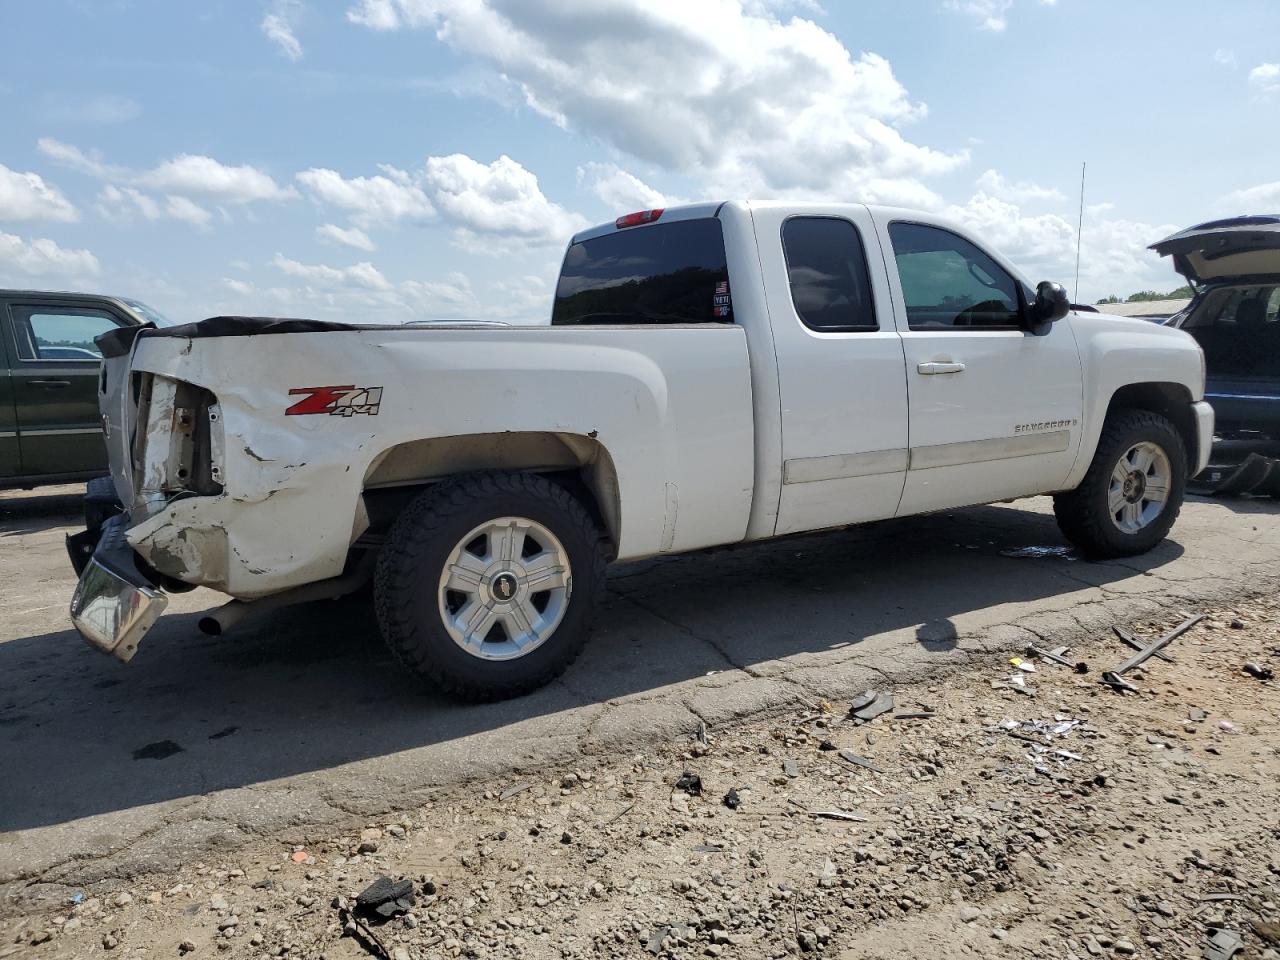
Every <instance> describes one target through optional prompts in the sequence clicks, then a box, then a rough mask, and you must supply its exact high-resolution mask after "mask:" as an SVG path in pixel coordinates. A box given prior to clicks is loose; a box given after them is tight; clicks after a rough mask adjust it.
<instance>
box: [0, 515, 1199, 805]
mask: <svg viewBox="0 0 1280 960" xmlns="http://www.w3.org/2000/svg"><path fill="white" fill-rule="evenodd" d="M1175 533H1176V531H1175ZM1062 543H1063V541H1062V540H1061V537H1060V535H1059V534H1058V531H1057V528H1056V527H1055V525H1054V523H1053V520H1052V518H1051V517H1049V516H1046V515H1044V514H1041V513H1035V512H1029V511H1021V510H1010V509H1007V508H990V507H982V508H975V509H970V510H964V511H956V512H955V513H953V514H938V515H934V516H929V517H922V518H921V517H917V518H912V519H908V520H900V521H887V522H883V523H879V524H873V525H868V526H864V527H859V528H853V529H850V530H844V531H835V532H831V533H825V534H820V535H809V536H804V537H798V538H791V539H786V540H779V541H773V542H770V543H765V544H758V545H753V546H747V547H741V548H737V549H732V550H720V551H716V552H711V553H700V554H693V555H688V556H680V557H670V558H663V559H659V560H652V561H645V562H642V563H636V564H631V565H627V566H623V567H619V568H616V569H615V570H614V571H612V574H611V578H610V596H609V600H608V602H607V603H606V604H605V607H604V609H603V610H602V611H601V615H600V618H599V620H598V624H597V629H596V632H595V635H594V637H593V638H592V641H591V643H590V644H589V645H588V648H587V652H586V653H585V654H584V656H583V657H582V659H581V660H580V661H579V662H578V663H577V664H576V665H575V666H574V667H573V668H572V669H571V670H570V671H569V672H568V674H567V675H566V677H565V678H564V681H563V682H559V683H554V684H552V685H550V686H548V687H547V688H545V689H543V690H541V691H538V692H537V693H534V694H531V695H529V696H527V697H524V698H521V699H518V700H514V701H509V702H506V703H499V704H491V705H487V706H466V705H459V704H455V703H450V702H448V701H446V700H444V699H442V698H440V697H439V696H438V695H436V694H435V693H433V692H432V691H431V690H429V689H427V688H425V687H424V686H422V685H421V684H420V683H419V682H418V681H417V680H416V679H415V678H414V677H413V676H412V675H410V674H409V673H408V672H407V671H406V670H404V669H403V668H401V667H399V666H398V665H397V664H395V663H394V662H393V661H392V659H391V657H390V656H389V654H387V653H386V652H385V651H384V649H383V647H382V645H381V642H380V640H379V638H378V633H377V628H376V624H375V623H374V620H373V617H372V614H371V612H370V611H369V610H368V609H367V607H364V606H361V605H357V604H354V603H350V602H346V603H326V604H316V605H311V606H309V607H299V608H293V609H287V610H284V611H280V612H277V613H276V614H274V615H271V616H270V617H269V618H266V619H263V620H261V621H258V622H254V623H252V624H245V625H244V629H243V630H241V631H239V632H236V633H233V634H230V635H228V636H226V637H222V638H216V639H215V638H208V637H204V636H202V635H201V634H199V632H198V631H197V629H196V624H195V621H196V618H197V615H196V614H183V615H178V616H169V617H166V618H163V619H162V620H161V621H160V624H159V625H158V626H157V627H156V629H155V630H154V631H153V632H152V634H151V635H150V636H149V637H148V638H147V640H146V641H145V643H144V644H143V646H142V648H141V651H140V652H139V654H138V655H137V657H136V658H135V659H134V661H133V662H132V663H130V664H127V665H125V664H120V663H117V662H115V661H114V660H111V659H109V658H107V657H104V656H102V655H100V654H98V653H96V652H94V651H92V650H90V649H88V648H87V647H86V646H85V645H84V644H83V643H82V642H81V640H80V639H79V638H78V637H77V636H76V635H75V634H74V632H72V631H71V630H69V629H68V630H58V631H56V632H50V633H45V634H42V635H39V636H29V637H20V638H17V639H13V640H10V641H9V642H6V643H0V769H3V770H4V776H3V778H0V830H5V831H9V830H16V829H22V828H29V827H36V826H41V825H48V824H55V823H63V822H66V821H70V820H73V819H76V818H80V817H86V816H90V815H93V814H98V813H104V812H108V811H115V810H124V809H128V808H131V807H135V806H139V805H142V804H149V803H155V802H159V801H165V800H170V799H174V798H180V797H186V796H193V795H199V794H207V793H210V792H212V791H217V790H223V789H227V788H232V787H239V786H243V785H247V784H254V783H261V782H263V781H269V780H275V779H278V778H281V777H288V776H291V775H295V774H300V773H306V772H312V771H324V770H327V769H329V768H332V767H334V766H336V765H340V764H344V763H347V762H350V761H355V760H364V759H371V758H384V757H388V756H389V755H392V754H395V753H398V752H400V751H405V750H409V749H412V748H417V747H422V746H425V745H430V744H443V743H446V742H449V741H456V740H459V739H461V738H465V737H468V736H469V735H472V734H476V733H480V732H485V731H501V730H503V728H506V727H508V726H509V725H512V724H517V723H520V722H522V721H525V720H529V719H531V718H535V717H544V718H546V717H551V718H554V717H555V715H557V714H560V713H562V712H564V711H569V710H573V709H575V708H578V707H581V706H583V705H584V704H588V703H595V702H600V701H606V700H611V699H614V698H619V697H626V696H630V695H635V694H639V693H646V692H653V691H657V690H659V689H660V688H663V687H666V686H668V685H672V684H677V683H680V682H682V681H686V680H690V679H694V678H698V677H703V676H705V675H706V674H707V673H708V672H709V671H715V670H719V671H724V670H728V669H731V668H732V666H759V665H761V664H764V663H767V662H769V661H781V660H783V659H786V658H797V657H798V656H801V655H807V654H812V655H823V654H827V655H828V656H831V657H835V656H840V655H841V654H842V653H843V652H844V651H845V650H852V649H856V647H857V645H858V644H859V643H860V642H862V641H863V640H865V639H866V638H867V637H869V636H873V635H877V634H882V633H885V632H887V631H893V630H906V631H908V641H907V642H908V643H909V642H910V639H909V638H910V636H914V637H915V638H916V640H917V642H918V643H919V644H920V645H921V646H922V647H923V648H924V649H925V650H927V651H929V652H930V653H931V654H932V653H936V654H937V655H938V656H939V657H945V656H946V655H947V653H948V651H950V650H951V649H953V648H954V646H955V628H954V626H953V625H952V622H953V618H954V617H956V616H957V615H960V614H964V613H967V612H970V611H975V610H979V609H982V608H986V607H990V606H992V605H997V604H1009V603H1015V602H1027V601H1035V600H1037V599H1039V598H1044V597H1049V596H1053V595H1057V594H1062V593H1065V592H1068V591H1071V590H1078V589H1081V588H1082V586H1083V584H1082V583H1080V582H1079V580H1080V579H1087V580H1088V582H1089V583H1106V582H1110V581H1113V580H1117V579H1121V578H1126V577H1132V576H1134V575H1135V572H1136V571H1141V570H1150V569H1156V568H1158V567H1160V566H1162V565H1164V564H1166V563H1169V562H1171V561H1172V560H1174V559H1176V558H1177V557H1178V556H1180V555H1181V553H1182V548H1181V547H1180V546H1179V545H1178V544H1177V543H1176V542H1172V541H1171V542H1167V543H1165V544H1163V545H1162V546H1161V547H1159V548H1158V549H1157V550H1155V551H1153V552H1152V553H1150V554H1148V555H1147V556H1144V557H1138V558H1134V559H1131V560H1129V561H1126V563H1125V564H1124V565H1119V564H1116V565H1112V564H1086V563H1084V562H1083V561H1078V560H1073V559H1070V558H1068V557H1063V556H1061V555H1053V554H1052V553H1050V555H1048V556H1035V557H1032V558H1027V557H1025V556H1009V555H1007V554H1008V553H1009V552H1010V551H1013V550H1016V549H1020V548H1026V547H1028V546H1057V547H1060V546H1061V545H1062ZM1077 571H1078V572H1080V573H1084V574H1087V577H1078V576H1073V574H1074V573H1075V572H1077ZM1064 574H1066V576H1064ZM66 589H67V592H68V594H69V593H70V590H71V580H70V577H69V571H68V579H67V587H66ZM833 651H834V653H833ZM539 729H547V727H546V725H544V727H542V728H539ZM574 729H577V728H574ZM572 733H573V731H572V730H570V735H572ZM548 735H554V734H548ZM464 749H466V748H464ZM422 785H423V786H428V785H429V784H422Z"/></svg>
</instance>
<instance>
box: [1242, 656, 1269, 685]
mask: <svg viewBox="0 0 1280 960" xmlns="http://www.w3.org/2000/svg"><path fill="white" fill-rule="evenodd" d="M1240 669H1241V670H1243V671H1244V672H1245V673H1247V674H1248V675H1249V676H1251V677H1253V678H1254V679H1256V680H1262V681H1267V680H1274V679H1275V678H1276V674H1275V671H1274V670H1271V669H1269V668H1267V667H1264V666H1261V665H1260V664H1257V663H1254V662H1253V661H1252V660H1250V661H1249V662H1248V663H1246V664H1245V665H1244V666H1243V667H1241V668H1240Z"/></svg>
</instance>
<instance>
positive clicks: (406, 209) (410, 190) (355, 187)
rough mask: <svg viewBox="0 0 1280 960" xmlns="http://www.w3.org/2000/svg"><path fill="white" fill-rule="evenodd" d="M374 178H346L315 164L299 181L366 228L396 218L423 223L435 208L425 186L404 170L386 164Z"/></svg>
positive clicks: (317, 198) (303, 172) (431, 215)
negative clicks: (423, 187)
mask: <svg viewBox="0 0 1280 960" xmlns="http://www.w3.org/2000/svg"><path fill="white" fill-rule="evenodd" d="M379 169H381V170H382V173H381V174H378V175H375V176H372V177H351V178H346V177H343V176H342V174H340V173H338V171H336V170H328V169H325V168H322V167H313V168H311V169H310V170H303V171H302V172H301V173H299V174H297V177H296V179H297V181H298V182H299V183H300V184H302V186H303V187H304V188H305V189H306V190H307V192H308V193H310V194H311V195H312V197H313V198H315V199H316V200H319V201H321V202H322V203H326V204H329V205H330V206H334V207H337V208H338V209H339V210H343V211H345V212H346V213H348V214H350V216H351V218H352V219H353V220H355V221H356V223H358V224H360V225H361V226H363V227H368V226H369V225H371V224H374V223H391V222H394V221H396V220H408V221H410V222H422V221H424V220H429V219H431V218H432V217H433V216H434V215H435V208H434V207H433V206H432V205H431V201H430V200H429V199H427V195H426V193H424V192H423V189H422V187H421V186H419V185H418V184H417V183H416V182H414V178H413V177H412V176H411V175H410V174H409V173H407V172H406V171H404V170H398V169H396V168H395V167H392V166H388V165H385V164H384V165H383V166H381V167H380V168H379Z"/></svg>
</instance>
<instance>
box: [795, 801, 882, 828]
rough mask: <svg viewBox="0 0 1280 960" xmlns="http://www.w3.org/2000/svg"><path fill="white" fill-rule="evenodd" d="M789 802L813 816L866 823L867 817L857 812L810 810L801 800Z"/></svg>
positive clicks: (822, 818) (821, 818)
mask: <svg viewBox="0 0 1280 960" xmlns="http://www.w3.org/2000/svg"><path fill="white" fill-rule="evenodd" d="M787 802H788V803H790V804H791V805H792V806H795V807H799V808H800V809H801V810H803V811H804V812H805V813H807V814H808V815H809V816H811V817H817V818H818V819H820V820H843V821H844V822H846V823H866V822H867V818H866V817H860V816H858V815H857V814H853V813H846V812H845V811H843V810H810V809H809V808H808V807H806V806H805V805H804V804H803V803H801V802H800V801H799V800H794V799H788V800H787Z"/></svg>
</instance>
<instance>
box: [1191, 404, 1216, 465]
mask: <svg viewBox="0 0 1280 960" xmlns="http://www.w3.org/2000/svg"><path fill="white" fill-rule="evenodd" d="M1191 409H1192V410H1193V411H1194V412H1195V415H1196V434H1197V440H1198V441H1199V442H1198V443H1197V444H1196V462H1195V464H1194V467H1193V469H1192V470H1191V476H1193V477H1194V476H1195V475H1196V474H1198V473H1200V472H1201V471H1202V470H1204V468H1205V467H1207V466H1208V465H1209V454H1210V453H1211V452H1212V450H1213V419H1214V414H1213V407H1211V406H1209V404H1207V403H1205V402H1204V401H1203V400H1201V401H1200V402H1199V403H1193V404H1192V405H1191Z"/></svg>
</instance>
